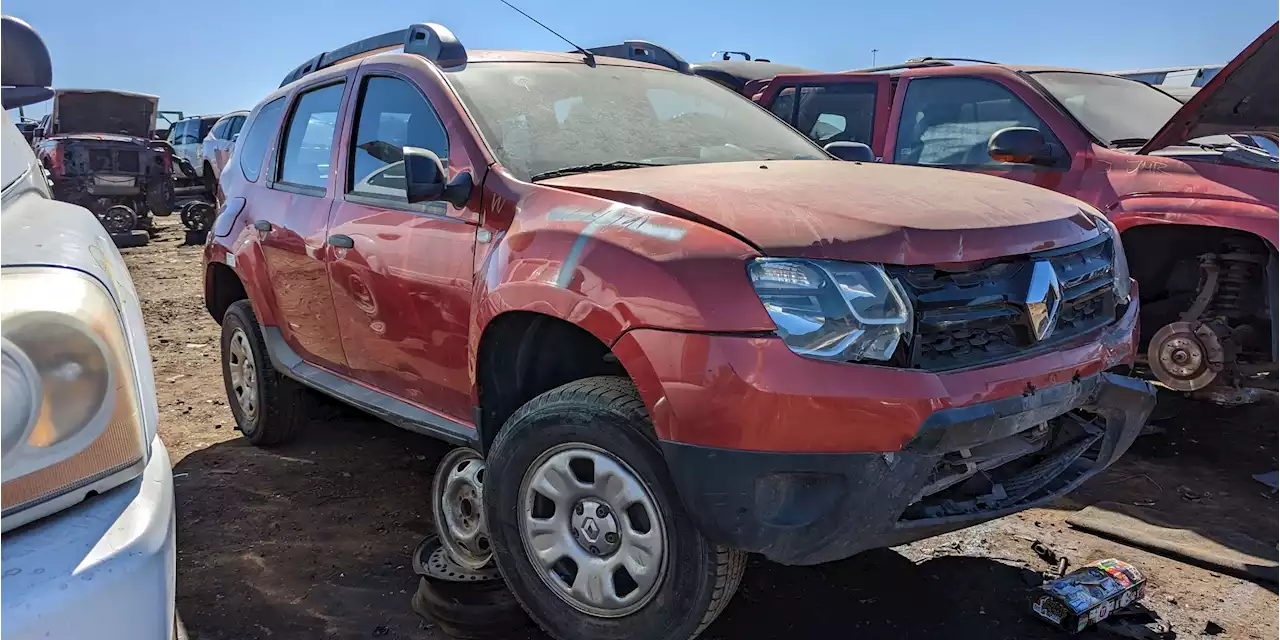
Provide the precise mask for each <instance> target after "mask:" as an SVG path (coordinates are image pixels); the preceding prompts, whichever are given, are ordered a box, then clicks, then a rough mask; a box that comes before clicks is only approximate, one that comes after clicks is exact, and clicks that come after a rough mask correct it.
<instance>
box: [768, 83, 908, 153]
mask: <svg viewBox="0 0 1280 640" xmlns="http://www.w3.org/2000/svg"><path fill="white" fill-rule="evenodd" d="M892 91H893V89H892V87H891V86H890V78H889V76H887V75H885V74H882V73H812V74H798V75H790V74H788V75H780V76H777V77H775V78H774V79H773V80H771V81H770V82H769V84H768V86H767V87H766V88H765V90H764V91H763V92H761V94H760V95H759V96H757V97H756V101H757V102H758V103H759V104H760V105H761V106H763V107H765V108H766V109H769V110H770V111H772V112H773V114H774V115H776V116H778V117H779V118H782V120H784V121H785V122H786V123H787V124H789V125H791V126H793V127H795V128H796V130H798V131H799V132H800V133H803V134H805V135H806V136H809V137H810V138H811V139H812V140H813V141H814V142H817V143H818V144H820V145H827V144H830V143H832V142H861V143H862V144H865V145H867V146H869V147H871V151H872V152H873V153H875V155H876V157H877V158H879V157H881V156H882V155H884V153H883V149H884V143H885V137H886V134H887V131H888V127H887V122H888V119H889V107H890V105H891V104H892ZM797 97H798V98H799V99H797Z"/></svg>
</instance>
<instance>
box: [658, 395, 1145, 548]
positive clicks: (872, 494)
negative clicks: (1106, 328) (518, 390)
mask: <svg viewBox="0 0 1280 640" xmlns="http://www.w3.org/2000/svg"><path fill="white" fill-rule="evenodd" d="M1154 407H1155V389H1154V388H1153V387H1152V386H1151V385H1150V384H1148V383H1146V382H1142V381H1139V380H1135V379H1133V378H1128V377H1124V376H1119V375H1114V374H1110V373H1099V374H1096V375H1093V376H1089V377H1086V378H1081V379H1078V380H1074V381H1072V382H1068V383H1065V384H1060V385H1056V386H1052V387H1046V388H1043V389H1040V390H1038V391H1033V392H1028V393H1027V394H1024V395H1018V396H1012V397H1007V398H1003V399H999V400H993V401H989V402H984V403H980V404H974V405H968V406H962V407H953V408H947V409H942V410H939V411H937V412H935V413H933V414H931V415H930V416H929V417H928V418H927V419H926V420H925V421H924V422H923V424H922V425H921V427H920V429H919V430H918V432H917V434H916V436H915V437H914V438H913V439H912V440H911V441H909V442H908V443H907V444H906V446H905V447H903V448H902V449H901V450H899V451H894V452H886V453H776V452H761V451H745V450H733V449H720V448H713V447H706V446H698V445H690V444H683V443H677V442H670V441H663V442H662V448H663V452H664V454H665V455H666V459H667V464H668V468H669V469H670V470H671V473H672V476H673V477H674V479H675V482H676V484H677V487H678V488H679V491H680V495H681V499H682V501H683V503H684V504H685V507H686V509H687V510H688V512H689V515H690V517H691V518H692V519H693V521H694V523H695V524H696V525H697V526H698V527H699V529H700V530H701V531H702V532H703V533H704V534H705V535H707V536H708V537H709V538H710V539H712V540H714V541H715V542H718V543H721V544H725V545H728V546H731V547H734V548H739V549H744V550H747V551H751V552H755V553H761V554H763V555H765V556H766V557H768V558H769V559H771V560H774V561H776V562H781V563H783V564H796V565H811V564H818V563H822V562H830V561H834V560H839V559H842V558H846V557H849V556H852V555H854V554H856V553H859V552H861V551H865V550H867V549H873V548H879V547H890V546H894V545H898V544H905V543H908V542H912V541H915V540H920V539H923V538H927V537H930V536H935V535H938V534H941V533H945V532H948V531H953V530H956V529H961V528H964V527H968V526H972V525H975V524H978V523H981V522H984V521H987V520H991V519H994V518H998V517H1001V516H1005V515H1008V514H1011V513H1015V512H1018V511H1021V510H1024V509H1028V508H1031V507H1035V506H1038V505H1042V504H1044V503H1046V502H1049V501H1051V500H1053V499H1055V498H1057V497H1059V496H1062V495H1064V494H1066V493H1068V492H1070V491H1071V490H1072V489H1074V488H1076V487H1077V486H1079V485H1080V484H1081V483H1082V482H1084V481H1085V480H1087V479H1088V478H1090V477H1091V476H1093V475H1094V474H1097V473H1098V472H1099V471H1102V470H1103V469H1105V468H1106V467H1107V466H1108V465H1110V464H1111V463H1112V462H1114V461H1115V460H1116V459H1117V458H1118V457H1119V456H1120V455H1121V454H1123V453H1124V452H1125V451H1126V450H1127V449H1128V448H1129V445H1131V444H1132V443H1133V440H1134V438H1136V437H1137V435H1138V432H1139V431H1141V429H1142V426H1143V424H1145V422H1146V419H1147V416H1148V415H1149V414H1150V413H1151V410H1152V409H1153V408H1154ZM1033 434H1036V435H1038V437H1039V438H1040V439H1039V440H1035V442H1036V444H1035V445H1032V444H1027V443H1029V442H1032V441H1033V438H1032V435H1033ZM1031 446H1036V447H1039V448H1038V449H1036V450H1034V451H1030V452H1029V453H1025V454H1019V453H1018V450H1017V449H1013V450H1014V453H1015V454H1016V455H1012V456H1010V455H1009V454H1005V457H1006V458H1009V460H1006V461H1004V462H1003V463H1002V464H1003V465H1004V469H1005V471H1004V472H1003V475H1002V470H1001V467H1000V466H996V467H995V468H992V469H985V470H984V471H983V473H980V474H971V475H972V476H973V477H977V476H982V477H987V478H992V477H994V478H998V479H1000V482H998V483H993V486H994V485H995V484H999V486H998V487H996V488H995V489H994V491H993V492H992V493H988V494H985V495H982V496H980V497H978V498H977V499H974V500H965V499H961V498H960V497H959V496H963V494H962V493H956V492H955V490H956V488H958V487H960V486H961V485H959V484H957V485H956V487H944V488H943V489H942V490H938V491H933V488H934V487H936V486H938V484H937V483H938V482H939V480H938V478H939V475H940V474H941V473H942V470H944V469H954V468H956V465H957V462H956V461H957V460H958V461H959V462H958V464H959V466H960V467H961V468H963V465H964V464H965V458H966V457H969V459H973V458H971V456H972V455H973V453H974V452H979V451H984V449H983V447H986V449H985V450H986V451H992V450H996V452H995V453H992V454H990V456H989V457H991V456H994V457H993V458H992V459H993V460H996V461H999V460H1000V459H999V455H1000V453H1001V451H1005V450H1009V448H1010V447H1031ZM1011 468H1012V469H1016V470H1015V471H1008V469H1011ZM948 490H950V491H951V493H948Z"/></svg>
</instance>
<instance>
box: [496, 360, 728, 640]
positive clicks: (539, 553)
mask: <svg viewBox="0 0 1280 640" xmlns="http://www.w3.org/2000/svg"><path fill="white" fill-rule="evenodd" d="M486 463H487V469H486V474H487V476H488V477H489V478H490V481H489V483H488V485H487V486H486V492H485V500H484V507H485V515H486V518H487V522H488V525H489V533H490V536H491V538H492V542H493V547H494V554H495V558H496V560H497V562H498V566H499V567H500V568H501V569H502V573H503V575H504V576H505V577H506V579H507V581H508V583H509V584H510V586H511V589H512V591H513V592H514V593H515V595H516V597H517V598H518V599H519V600H520V602H521V603H522V604H523V605H524V606H525V608H526V610H528V611H529V613H530V615H532V616H533V618H534V619H535V620H536V621H537V622H538V624H540V625H541V626H542V627H543V628H544V629H546V630H547V631H548V632H549V633H551V635H553V636H555V637H557V638H565V639H568V638H572V639H574V640H578V639H613V638H634V639H637V640H659V639H661V640H668V639H671V640H685V639H687V638H691V637H693V636H695V635H697V634H698V633H699V632H701V631H702V629H703V628H705V627H706V626H707V625H708V624H710V623H711V621H712V620H714V619H715V618H716V616H717V615H719V614H720V612H721V610H723V608H724V606H725V604H727V603H728V601H729V599H730V597H731V596H732V595H733V593H734V591H736V590H737V588H738V583H739V581H740V580H741V578H742V571H743V566H744V560H745V556H744V554H743V553H742V552H740V551H736V550H731V549H728V548H724V547H720V546H717V545H715V544H713V543H711V542H710V541H709V540H707V539H706V538H704V537H703V536H702V534H701V533H699V532H698V530H697V529H696V528H694V526H693V523H692V522H690V520H689V518H688V516H687V515H686V514H685V512H684V507H683V506H682V505H681V503H680V500H679V497H678V495H677V494H676V490H675V487H674V485H673V484H672V481H671V479H670V477H669V475H668V473H667V469H666V463H665V462H664V460H663V458H662V454H661V451H660V450H659V448H658V445H657V442H656V439H655V437H654V435H653V430H652V426H651V425H650V422H649V418H648V414H647V412H646V410H645V406H644V403H643V402H642V401H641V399H640V396H639V394H638V393H637V392H636V390H635V387H634V386H632V384H631V382H630V381H629V380H626V379H625V378H618V377H596V378H588V379H585V380H579V381H576V382H571V383H569V384H566V385H564V386H562V387H559V388H557V389H554V390H552V391H549V392H547V393H544V394H542V395H541V396H538V397H537V398H535V399H533V400H532V401H530V402H529V403H528V404H526V405H525V406H524V407H522V408H521V409H520V410H519V411H517V412H516V413H515V415H513V416H512V417H511V418H510V419H509V420H508V421H507V423H506V424H505V425H504V426H503V428H502V430H501V432H500V433H499V434H498V437H497V438H496V439H495V441H494V443H493V446H492V447H491V448H490V451H489V455H488V458H487V460H486Z"/></svg>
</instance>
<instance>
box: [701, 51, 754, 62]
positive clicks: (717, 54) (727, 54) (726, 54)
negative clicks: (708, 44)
mask: <svg viewBox="0 0 1280 640" xmlns="http://www.w3.org/2000/svg"><path fill="white" fill-rule="evenodd" d="M732 56H742V59H743V60H746V61H747V62H750V61H751V54H749V53H747V52H746V51H712V52H711V57H712V58H720V59H721V60H728V59H729V58H731V57H732Z"/></svg>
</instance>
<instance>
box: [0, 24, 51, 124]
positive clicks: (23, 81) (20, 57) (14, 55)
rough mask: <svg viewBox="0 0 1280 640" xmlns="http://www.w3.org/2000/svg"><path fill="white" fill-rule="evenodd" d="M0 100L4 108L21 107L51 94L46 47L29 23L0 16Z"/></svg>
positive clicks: (41, 100) (49, 64) (46, 97)
mask: <svg viewBox="0 0 1280 640" xmlns="http://www.w3.org/2000/svg"><path fill="white" fill-rule="evenodd" d="M0 76H2V77H0V85H4V87H3V89H2V90H0V102H3V103H4V108H5V109H14V108H17V107H25V106H27V105H29V104H35V103H37V102H44V101H45V100H48V99H49V98H52V97H53V90H52V89H50V88H49V87H51V86H53V63H52V62H51V61H50V60H49V49H48V48H47V47H45V46H44V40H41V39H40V34H38V33H36V30H35V29H32V28H31V25H29V24H27V23H25V22H23V21H22V20H19V19H17V18H15V17H13V16H3V17H0Z"/></svg>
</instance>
